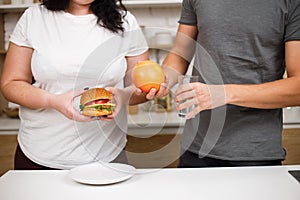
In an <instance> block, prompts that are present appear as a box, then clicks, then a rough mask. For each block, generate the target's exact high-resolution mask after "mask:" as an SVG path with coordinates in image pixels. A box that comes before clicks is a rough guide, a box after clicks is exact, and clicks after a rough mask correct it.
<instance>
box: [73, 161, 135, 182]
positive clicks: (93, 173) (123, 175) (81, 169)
mask: <svg viewBox="0 0 300 200" xmlns="http://www.w3.org/2000/svg"><path fill="white" fill-rule="evenodd" d="M135 171H136V169H135V168H134V167H133V166H131V165H127V164H121V163H91V164H87V165H82V166H78V167H75V168H73V169H71V170H70V172H69V176H70V177H71V178H72V179H73V180H74V181H76V182H79V183H84V184H90V185H107V184H113V183H118V182H121V181H124V180H126V179H129V178H131V177H132V176H133V175H134V174H135Z"/></svg>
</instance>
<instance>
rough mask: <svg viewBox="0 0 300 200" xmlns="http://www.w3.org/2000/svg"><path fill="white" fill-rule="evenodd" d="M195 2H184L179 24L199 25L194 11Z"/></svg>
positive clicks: (189, 0)
mask: <svg viewBox="0 0 300 200" xmlns="http://www.w3.org/2000/svg"><path fill="white" fill-rule="evenodd" d="M194 3H195V2H194V0H183V2H182V7H181V17H180V20H179V21H178V23H180V24H187V25H196V24H197V15H196V13H195V9H194Z"/></svg>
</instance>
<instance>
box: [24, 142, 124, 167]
mask: <svg viewBox="0 0 300 200" xmlns="http://www.w3.org/2000/svg"><path fill="white" fill-rule="evenodd" d="M18 144H19V145H20V148H21V150H22V152H23V153H24V155H25V156H26V157H27V158H29V159H30V160H31V161H33V162H35V163H37V164H39V165H42V166H45V167H49V168H53V169H63V170H69V169H72V168H74V167H77V166H79V165H84V164H90V163H94V162H101V161H99V160H91V161H90V162H87V163H78V164H72V165H66V164H58V163H55V164H54V163H50V162H46V161H42V160H40V159H38V158H36V157H35V156H34V155H32V154H30V153H29V152H28V151H26V150H25V149H26V148H25V147H24V145H23V144H22V140H21V138H20V137H18ZM125 145H126V141H125V144H123V145H122V147H120V149H121V150H120V152H121V151H122V149H123V148H125ZM120 152H119V153H120ZM118 155H119V154H116V155H115V156H111V157H108V160H110V161H108V162H111V161H113V160H114V159H115V158H116V157H117V156H118ZM103 162H104V161H103ZM105 163H107V162H105Z"/></svg>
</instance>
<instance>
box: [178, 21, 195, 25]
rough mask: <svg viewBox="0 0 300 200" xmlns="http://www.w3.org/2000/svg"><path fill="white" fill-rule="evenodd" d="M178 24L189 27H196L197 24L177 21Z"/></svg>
mask: <svg viewBox="0 0 300 200" xmlns="http://www.w3.org/2000/svg"><path fill="white" fill-rule="evenodd" d="M178 23H179V24H184V25H190V26H196V25H197V23H195V22H185V21H182V20H179V21H178Z"/></svg>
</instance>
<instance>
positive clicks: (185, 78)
mask: <svg viewBox="0 0 300 200" xmlns="http://www.w3.org/2000/svg"><path fill="white" fill-rule="evenodd" d="M198 81H199V76H195V75H180V76H179V77H178V85H179V86H180V85H183V84H189V83H192V82H198ZM185 101H186V100H184V101H181V102H179V104H182V103H184V102H185ZM194 108H195V105H193V106H190V107H188V108H184V109H181V110H179V113H178V116H179V117H183V118H185V116H186V115H187V114H188V113H189V112H191V111H192V110H193V109H194Z"/></svg>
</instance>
